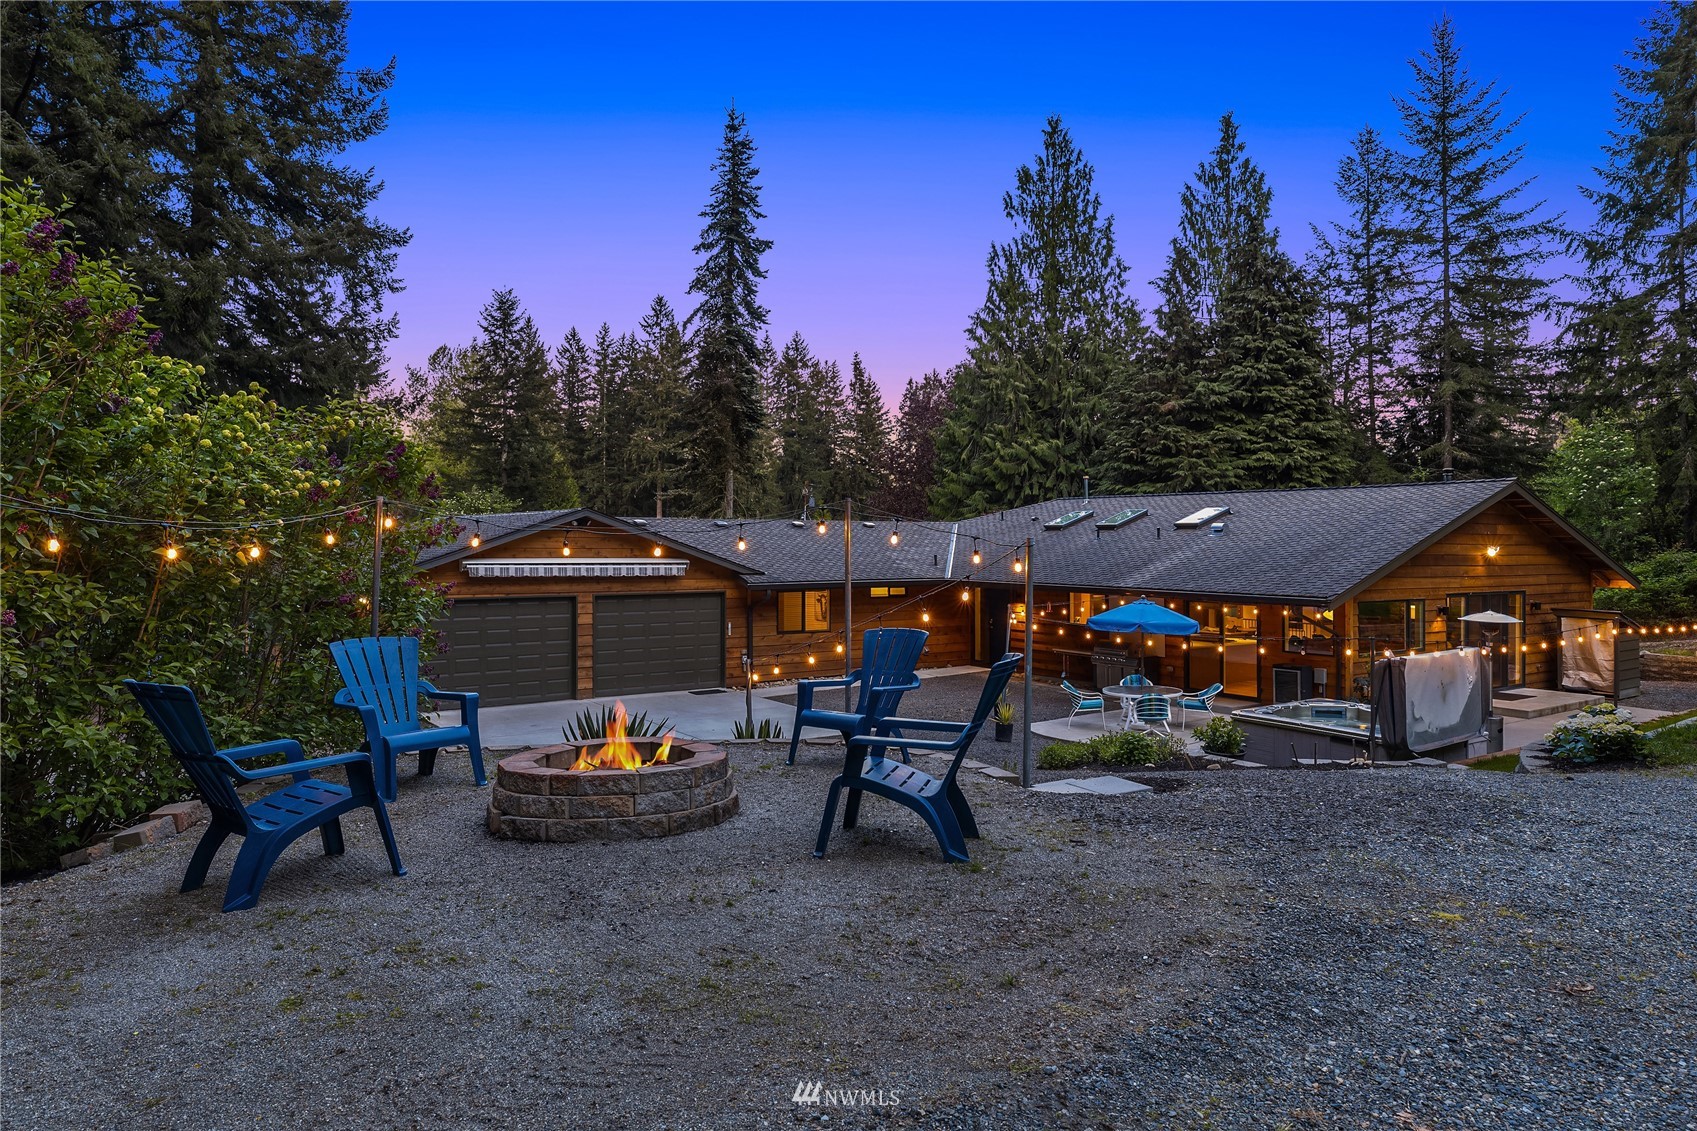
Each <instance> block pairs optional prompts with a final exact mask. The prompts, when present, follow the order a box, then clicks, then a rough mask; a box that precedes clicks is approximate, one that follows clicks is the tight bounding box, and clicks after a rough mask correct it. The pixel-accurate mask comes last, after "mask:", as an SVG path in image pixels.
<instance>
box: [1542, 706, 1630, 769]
mask: <svg viewBox="0 0 1697 1131" xmlns="http://www.w3.org/2000/svg"><path fill="white" fill-rule="evenodd" d="M1544 742H1545V744H1546V745H1548V746H1549V748H1550V759H1551V760H1552V761H1555V762H1562V763H1565V764H1567V765H1570V766H1585V765H1590V764H1592V763H1595V762H1640V761H1643V760H1644V757H1645V755H1646V754H1647V752H1648V749H1647V746H1646V742H1645V738H1644V733H1643V732H1642V731H1640V730H1639V729H1638V728H1637V727H1636V726H1634V725H1633V721H1632V712H1631V711H1626V710H1622V709H1621V708H1619V707H1617V706H1615V705H1614V704H1613V703H1599V704H1596V705H1595V706H1591V707H1585V708H1582V709H1581V710H1580V711H1579V712H1578V713H1577V714H1575V715H1571V716H1569V717H1568V718H1566V719H1564V720H1562V722H1560V723H1558V724H1557V725H1556V728H1555V729H1554V730H1552V731H1551V732H1550V733H1549V734H1547V735H1545V736H1544Z"/></svg>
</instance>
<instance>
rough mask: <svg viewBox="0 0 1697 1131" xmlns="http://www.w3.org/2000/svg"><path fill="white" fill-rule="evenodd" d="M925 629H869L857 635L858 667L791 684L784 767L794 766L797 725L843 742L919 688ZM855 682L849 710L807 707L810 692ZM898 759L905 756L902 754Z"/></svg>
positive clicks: (799, 739) (928, 635) (888, 712)
mask: <svg viewBox="0 0 1697 1131" xmlns="http://www.w3.org/2000/svg"><path fill="white" fill-rule="evenodd" d="M930 635H931V634H930V633H929V632H927V631H925V630H924V629H922V628H873V629H868V630H867V632H866V635H865V636H864V637H862V638H861V645H860V666H859V667H858V668H856V669H854V670H853V671H852V672H850V673H849V674H848V675H847V676H845V677H843V678H842V679H804V680H802V681H800V682H799V683H797V684H796V687H795V728H794V730H793V732H792V733H791V734H790V756H789V761H788V763H787V764H788V765H791V766H793V765H795V752H796V747H797V746H799V745H800V744H801V728H802V727H804V726H810V727H821V728H823V729H825V730H834V731H836V732H837V733H838V734H840V735H842V736H843V741H844V742H847V741H848V740H849V737H850V736H851V735H854V734H856V733H859V732H861V731H864V730H869V729H871V728H869V727H865V726H863V724H864V723H865V721H866V720H867V719H868V718H873V719H880V718H883V717H884V716H885V715H890V714H894V713H895V711H896V709H897V708H898V707H900V706H901V702H902V696H903V695H905V694H906V693H907V692H909V691H912V690H913V689H914V688H916V687H918V686H919V677H918V676H917V675H915V674H914V669H916V668H917V667H919V657H920V655H921V653H923V652H924V651H925V641H926V640H927V639H928V638H929V637H930ZM856 683H858V684H859V685H860V695H859V697H858V698H857V700H856V702H855V707H854V710H852V711H828V710H824V709H823V708H816V707H814V706H813V692H814V691H815V690H816V689H818V688H821V687H850V686H853V685H854V684H856ZM902 757H903V758H904V759H905V758H906V757H907V755H906V753H905V752H903V755H902Z"/></svg>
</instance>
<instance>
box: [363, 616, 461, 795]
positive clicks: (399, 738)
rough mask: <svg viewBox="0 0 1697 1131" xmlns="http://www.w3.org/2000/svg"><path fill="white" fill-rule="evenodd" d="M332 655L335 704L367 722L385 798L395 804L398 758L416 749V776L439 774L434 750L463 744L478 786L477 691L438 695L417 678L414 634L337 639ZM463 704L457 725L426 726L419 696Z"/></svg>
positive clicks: (373, 761)
mask: <svg viewBox="0 0 1697 1131" xmlns="http://www.w3.org/2000/svg"><path fill="white" fill-rule="evenodd" d="M330 655H332V656H333V657H335V659H336V668H337V670H338V671H340V672H341V673H342V683H343V685H344V686H343V688H342V690H340V691H338V692H336V700H335V702H336V706H338V707H347V708H350V709H351V710H355V711H358V712H359V717H360V721H361V722H363V723H364V724H365V749H367V750H369V751H371V764H372V766H373V767H374V768H375V769H376V771H377V790H378V792H379V793H381V794H382V795H383V800H385V801H393V800H395V776H396V775H395V756H396V755H398V754H406V753H409V752H410V751H414V750H416V751H418V772H419V775H420V776H421V777H422V776H425V775H428V774H431V773H434V772H435V770H436V752H437V751H438V750H440V749H441V748H442V747H444V746H459V745H460V744H461V743H464V744H465V746H466V748H467V749H469V750H470V751H471V769H472V773H473V774H475V775H476V777H477V784H478V785H487V784H488V780H487V779H486V778H485V777H484V776H483V747H482V745H481V744H480V742H479V739H478V736H477V692H475V691H438V690H436V688H435V687H434V686H432V685H431V683H430V682H429V681H428V680H423V679H419V678H418V641H417V640H416V639H414V638H413V637H411V636H364V637H360V638H359V639H356V640H338V641H336V642H334V643H333V644H331V645H330ZM420 695H425V696H428V697H430V698H431V699H437V700H445V701H447V702H452V703H458V704H459V705H460V725H459V726H457V727H426V726H424V725H423V724H422V723H421V722H420V721H419V718H418V697H419V696H420Z"/></svg>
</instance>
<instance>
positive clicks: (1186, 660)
mask: <svg viewBox="0 0 1697 1131" xmlns="http://www.w3.org/2000/svg"><path fill="white" fill-rule="evenodd" d="M462 522H463V523H464V529H463V531H462V533H461V535H460V538H459V541H458V542H457V543H456V544H454V545H451V546H443V547H437V548H434V549H432V550H429V551H427V552H426V553H425V554H424V555H422V557H421V558H420V562H419V564H420V566H421V568H423V569H424V570H425V571H426V572H427V573H428V574H429V576H430V578H431V579H432V580H434V581H438V582H452V583H454V586H455V588H454V591H453V597H454V605H453V608H452V610H451V611H450V613H449V615H448V617H447V618H446V620H445V622H444V624H443V626H442V627H443V630H444V632H445V634H446V642H447V651H446V652H445V654H443V655H442V656H441V657H440V658H439V659H438V660H437V661H436V667H437V670H438V674H439V675H440V678H441V682H442V683H443V685H444V686H458V687H465V688H469V689H475V690H478V691H480V692H481V693H482V695H483V697H484V702H485V703H488V704H502V703H520V702H537V701H543V700H549V699H569V698H582V697H588V696H600V695H612V694H636V693H640V692H647V691H667V690H684V689H698V688H712V687H724V686H740V685H741V684H742V682H743V680H744V678H745V675H744V672H745V668H744V660H745V657H749V658H750V659H751V666H752V667H753V669H754V674H755V676H756V677H757V678H758V679H760V680H773V679H779V680H785V679H792V678H797V677H805V676H806V675H808V674H810V673H813V674H818V675H836V674H840V673H841V670H842V652H841V646H842V643H843V617H844V611H845V610H844V601H843V596H844V591H843V558H844V541H845V539H844V530H843V524H842V523H841V522H840V521H838V520H832V521H830V522H827V523H826V524H825V527H824V532H823V533H821V532H820V529H819V527H818V525H817V524H816V523H814V522H801V521H792V520H784V519H766V520H759V521H735V520H732V521H728V522H727V521H724V520H712V519H684V518H664V519H627V518H616V517H613V516H609V515H604V514H600V513H597V512H595V511H591V510H585V509H576V510H565V511H538V512H529V513H522V514H500V515H480V516H468V517H466V518H465V519H463V520H462ZM850 533H851V534H852V557H853V574H854V581H855V585H854V591H853V623H854V628H855V635H856V637H857V639H858V635H859V633H860V632H861V631H863V630H864V629H866V628H871V627H876V626H878V625H880V624H883V625H887V626H891V627H895V626H918V627H924V628H927V629H929V630H930V632H931V639H930V644H929V647H928V649H927V651H926V656H925V662H926V664H927V665H928V666H943V665H952V664H965V663H985V662H988V661H989V660H990V659H992V658H993V657H994V656H997V655H1000V654H1001V653H1002V652H1003V651H1004V650H1005V649H1008V648H1010V647H1011V648H1013V649H1016V650H1017V649H1018V648H1020V647H1023V633H1024V630H1025V626H1026V624H1027V623H1028V620H1029V623H1031V624H1032V625H1033V629H1034V632H1035V635H1034V638H1033V649H1034V657H1035V666H1036V669H1037V674H1038V676H1039V677H1040V678H1042V677H1048V678H1060V677H1062V676H1067V677H1070V678H1072V679H1074V680H1075V681H1077V682H1080V683H1086V684H1091V685H1094V684H1095V683H1096V682H1097V680H1098V676H1099V675H1100V676H1101V677H1102V678H1110V677H1111V678H1117V677H1118V675H1119V674H1121V673H1123V672H1124V671H1126V670H1129V669H1131V668H1138V667H1141V668H1142V669H1143V670H1144V671H1145V672H1146V673H1147V674H1148V675H1149V676H1150V677H1152V678H1154V679H1155V680H1156V681H1157V682H1163V683H1169V684H1182V685H1184V686H1185V687H1188V688H1192V689H1194V688H1200V687H1203V686H1205V685H1207V684H1210V683H1213V682H1216V681H1218V682H1220V683H1223V684H1224V685H1225V690H1226V693H1227V694H1228V695H1232V696H1238V697H1242V698H1246V699H1257V700H1262V701H1268V700H1272V699H1274V698H1275V697H1278V698H1293V697H1296V696H1297V695H1304V696H1306V695H1314V694H1329V695H1334V696H1348V695H1350V694H1352V693H1354V692H1355V691H1356V689H1357V687H1358V683H1357V681H1359V680H1364V679H1365V677H1366V676H1367V674H1368V670H1369V667H1370V664H1371V659H1372V657H1373V656H1375V655H1379V654H1383V653H1384V652H1385V651H1387V650H1389V651H1395V652H1408V651H1411V650H1418V649H1428V648H1443V647H1450V646H1454V645H1456V644H1461V643H1466V644H1488V645H1491V646H1492V648H1493V651H1494V653H1495V663H1496V682H1497V685H1498V686H1500V687H1515V686H1529V687H1553V686H1555V681H1556V679H1557V672H1558V665H1559V663H1560V660H1559V657H1560V655H1561V651H1562V648H1563V647H1564V646H1566V645H1564V642H1563V641H1564V638H1563V636H1562V635H1561V632H1562V628H1561V622H1560V621H1558V616H1557V610H1562V612H1563V614H1564V615H1571V614H1572V613H1573V612H1574V611H1575V610H1587V609H1589V608H1590V607H1591V598H1592V593H1593V590H1595V589H1597V588H1601V587H1609V586H1632V585H1633V584H1635V582H1634V579H1633V578H1632V576H1631V574H1629V573H1628V572H1627V571H1626V569H1625V568H1624V567H1622V566H1621V565H1620V564H1619V563H1617V562H1614V561H1613V560H1611V559H1610V558H1609V557H1608V555H1606V554H1605V553H1603V552H1602V551H1601V550H1600V549H1598V548H1597V546H1596V545H1595V544H1593V543H1592V542H1591V541H1590V540H1589V539H1587V538H1586V537H1585V536H1584V535H1582V534H1580V533H1579V532H1578V531H1577V530H1575V529H1574V528H1573V527H1572V526H1571V525H1569V524H1568V523H1567V522H1566V521H1564V520H1563V519H1562V518H1561V517H1560V516H1558V515H1556V514H1555V513H1554V512H1553V511H1552V510H1551V509H1550V508H1549V507H1548V506H1547V505H1545V504H1544V503H1543V502H1542V501H1540V500H1539V499H1538V498H1537V496H1535V495H1534V494H1533V493H1532V492H1531V491H1529V490H1528V489H1527V488H1526V487H1525V486H1524V485H1522V484H1521V483H1520V482H1519V481H1517V480H1513V479H1497V480H1457V481H1453V482H1436V483H1403V484H1387V485H1380V486H1366V487H1339V488H1312V489H1303V490H1269V491H1202V492H1189V493H1182V494H1167V495H1137V496H1128V495H1116V496H1109V497H1099V498H1090V499H1056V500H1054V501H1052V502H1046V503H1040V504H1036V505H1033V506H1026V507H1020V508H1017V509H1014V510H1009V511H1004V512H1000V513H997V514H990V515H984V516H981V517H979V518H974V519H968V520H964V521H961V522H931V521H927V522H922V523H915V522H893V521H890V520H877V521H860V520H856V521H855V522H854V524H853V528H852V530H851V531H850ZM1028 537H1029V538H1030V539H1031V540H1032V543H1033V550H1032V559H1031V569H1032V575H1031V576H1032V579H1033V582H1034V584H1035V594H1036V599H1035V609H1034V610H1027V609H1026V607H1025V599H1024V586H1025V577H1024V575H1023V572H1022V571H1021V570H1022V567H1023V565H1024V562H1023V560H1022V559H1023V557H1024V549H1023V546H1024V541H1025V539H1026V538H1028ZM1140 596H1147V597H1149V598H1151V599H1154V600H1160V601H1163V602H1165V603H1167V604H1169V605H1170V606H1172V607H1173V608H1176V609H1179V610H1181V611H1183V612H1185V613H1187V614H1188V615H1190V616H1191V617H1193V618H1195V619H1196V620H1197V621H1199V622H1200V623H1201V625H1202V630H1201V632H1200V633H1199V634H1197V635H1196V636H1193V637H1190V638H1189V639H1181V638H1178V637H1171V638H1160V637H1149V638H1147V639H1140V638H1129V637H1125V636H1115V637H1110V636H1107V635H1106V634H1102V633H1093V632H1091V631H1090V630H1089V629H1088V628H1086V626H1085V623H1084V622H1085V621H1086V620H1087V619H1088V618H1089V617H1090V616H1091V615H1092V614H1093V613H1096V612H1100V611H1102V610H1104V609H1106V608H1108V607H1109V606H1110V605H1112V604H1116V603H1123V602H1126V601H1130V600H1134V599H1136V598H1137V597H1140ZM1485 610H1494V611H1498V612H1503V613H1507V614H1509V615H1511V616H1513V617H1516V618H1518V619H1519V620H1521V621H1523V622H1524V624H1522V625H1512V626H1508V627H1507V628H1505V629H1499V630H1497V631H1496V632H1495V633H1489V632H1482V631H1480V628H1479V626H1477V625H1474V624H1469V623H1465V622H1463V621H1462V620H1461V617H1462V616H1463V615H1465V614H1468V613H1474V612H1480V611H1485ZM1028 613H1029V614H1031V615H1029V617H1028ZM1570 623H1574V622H1570ZM1577 623H1581V624H1582V623H1583V622H1577ZM1593 631H1595V630H1594V629H1593ZM1572 634H1573V633H1572V629H1571V627H1570V629H1569V635H1570V636H1571V635H1572Z"/></svg>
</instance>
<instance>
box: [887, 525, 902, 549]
mask: <svg viewBox="0 0 1697 1131" xmlns="http://www.w3.org/2000/svg"><path fill="white" fill-rule="evenodd" d="M901 544H902V520H901V519H899V518H898V519H896V527H895V529H894V530H892V531H890V545H892V546H900V545H901Z"/></svg>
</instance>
